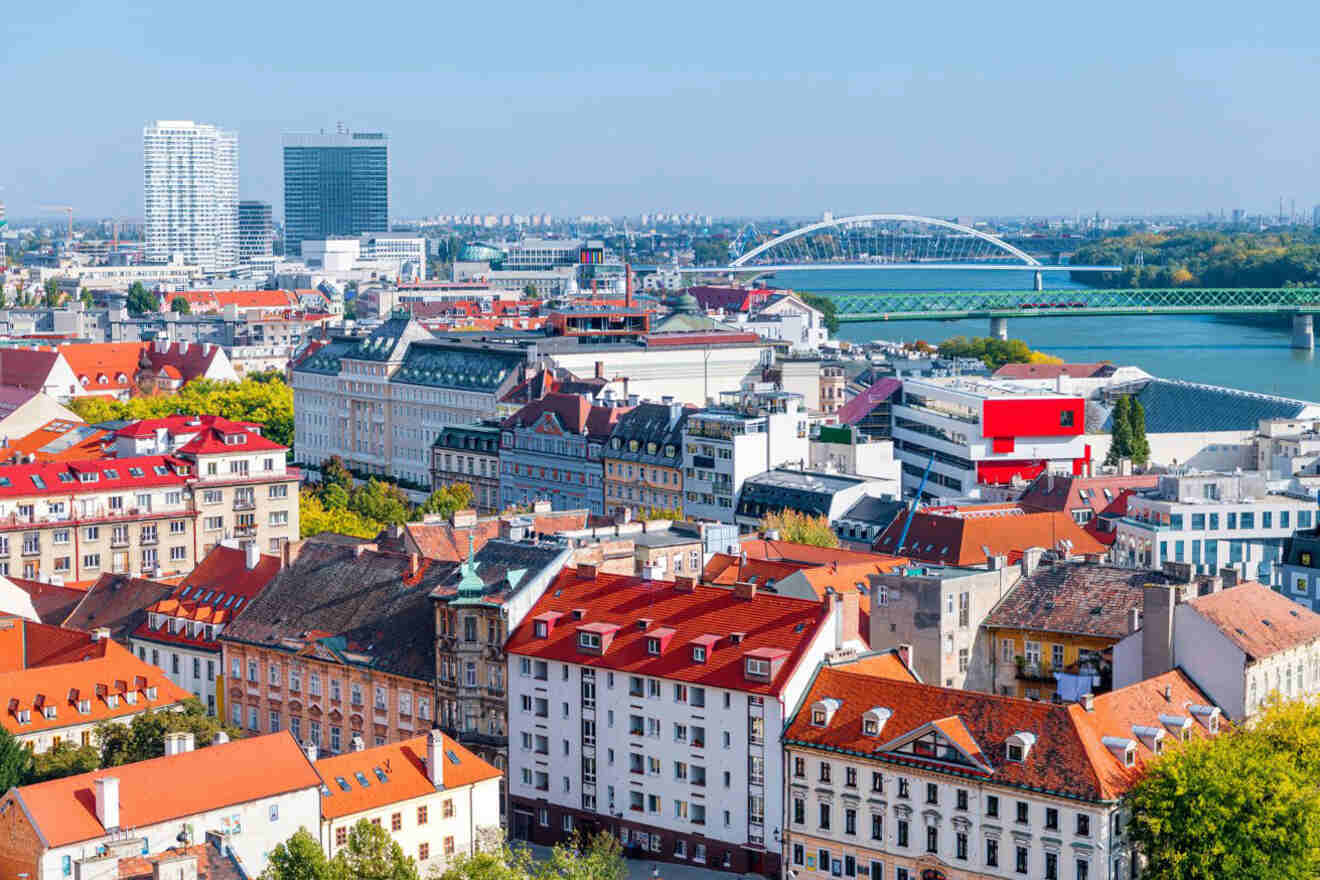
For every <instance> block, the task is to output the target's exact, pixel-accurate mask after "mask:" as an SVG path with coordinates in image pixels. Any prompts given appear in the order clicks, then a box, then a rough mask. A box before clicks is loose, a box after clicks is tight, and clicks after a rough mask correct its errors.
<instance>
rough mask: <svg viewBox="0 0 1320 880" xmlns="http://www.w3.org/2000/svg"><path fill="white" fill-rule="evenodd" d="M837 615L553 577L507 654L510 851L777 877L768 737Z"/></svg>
mask: <svg viewBox="0 0 1320 880" xmlns="http://www.w3.org/2000/svg"><path fill="white" fill-rule="evenodd" d="M584 569H586V571H584ZM602 580H604V581H607V583H604V584H602V583H601V581H602ZM602 587H604V589H602ZM648 603H653V604H648ZM848 616H849V612H848V610H847V609H846V608H845V607H844V605H843V602H842V601H838V602H834V603H828V604H822V603H818V602H811V601H806V600H797V599H789V598H785V597H781V596H773V595H767V594H762V595H759V596H758V595H757V594H756V591H755V588H754V587H748V586H746V585H744V586H742V587H740V589H739V590H737V591H730V590H724V589H719V588H709V587H697V586H694V584H693V582H692V580H691V579H689V578H679V579H678V580H676V581H675V582H673V583H669V582H648V581H645V580H642V579H639V578H627V577H622V576H611V575H599V577H598V578H597V576H595V574H594V568H593V567H590V566H579V567H578V569H577V571H568V570H566V571H565V572H564V573H563V574H561V576H560V578H559V580H558V581H557V582H556V583H555V584H554V585H553V586H552V587H551V588H550V589H549V590H547V591H546V593H545V594H544V595H543V596H542V598H541V600H540V601H539V602H538V603H537V605H536V606H535V607H534V608H533V609H532V610H531V612H530V613H529V615H528V617H527V618H526V619H525V620H524V621H523V623H522V625H521V626H520V627H519V628H518V630H517V631H516V633H515V634H514V636H513V637H512V638H511V640H510V642H509V647H508V655H509V675H508V681H509V740H510V750H509V751H510V758H509V794H510V810H511V813H510V823H509V828H510V832H511V834H512V836H513V837H514V838H516V839H520V840H529V841H533V842H536V843H541V844H551V843H556V842H559V841H562V840H567V839H569V838H570V837H571V836H572V834H573V832H574V831H575V830H578V829H582V830H584V831H594V830H604V831H607V832H609V833H611V834H615V835H617V836H618V838H619V840H620V842H621V843H622V844H623V845H624V846H625V848H627V850H628V851H629V852H631V853H634V854H636V855H637V856H638V857H645V858H648V859H651V860H664V861H674V862H683V863H688V864H692V865H697V866H706V867H709V868H713V869H722V870H732V871H738V872H754V873H764V874H767V875H768V876H777V875H778V873H779V868H780V864H779V863H780V857H779V853H780V844H779V842H778V841H779V836H780V834H781V829H782V828H783V815H782V803H783V802H782V797H781V792H782V785H783V778H782V774H783V766H782V761H781V753H780V748H779V744H778V732H779V731H780V730H781V729H782V728H783V724H784V721H785V712H786V711H787V709H788V707H791V706H793V705H795V703H796V701H797V699H798V698H799V697H800V695H801V694H802V693H803V691H804V689H805V688H806V687H807V684H808V682H809V680H810V678H811V675H812V673H813V672H814V670H815V668H816V665H817V664H818V663H819V662H820V661H821V659H822V658H823V657H824V656H825V655H826V654H827V653H828V652H830V651H832V650H834V649H835V648H836V646H837V645H838V642H839V640H840V637H841V633H842V631H843V630H844V628H846V626H847V624H846V623H844V621H845V619H847V618H848ZM853 618H854V619H855V613H854V614H853ZM753 620H756V621H764V623H763V624H752V623H751V621H753Z"/></svg>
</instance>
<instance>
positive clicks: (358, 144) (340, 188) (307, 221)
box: [284, 130, 390, 256]
mask: <svg viewBox="0 0 1320 880" xmlns="http://www.w3.org/2000/svg"><path fill="white" fill-rule="evenodd" d="M388 151H389V138H388V137H387V136H386V135H385V134H383V133H381V132H366V131H355V132H349V131H343V130H341V131H338V132H336V133H334V134H286V135H285V136H284V253H285V254H288V255H290V256H299V255H301V254H302V243H303V241H304V239H309V238H310V239H319V238H329V237H331V236H337V235H361V234H363V233H364V232H389V214H390V205H389V170H390V163H389V155H388Z"/></svg>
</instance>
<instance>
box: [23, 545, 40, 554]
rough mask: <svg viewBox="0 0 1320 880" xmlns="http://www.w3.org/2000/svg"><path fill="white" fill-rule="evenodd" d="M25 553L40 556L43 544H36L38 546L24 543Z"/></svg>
mask: <svg viewBox="0 0 1320 880" xmlns="http://www.w3.org/2000/svg"><path fill="white" fill-rule="evenodd" d="M23 555H24V556H40V555H41V545H40V544H38V545H36V546H33V545H31V544H24V545H23Z"/></svg>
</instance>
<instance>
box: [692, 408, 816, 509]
mask: <svg viewBox="0 0 1320 880" xmlns="http://www.w3.org/2000/svg"><path fill="white" fill-rule="evenodd" d="M810 446H811V441H810V438H809V436H808V432H807V413H806V411H805V410H804V409H803V408H802V398H801V396H800V395H797V394H792V393H790V392H786V391H750V392H731V393H728V394H722V395H720V403H719V405H718V406H714V407H708V408H707V409H703V410H700V411H699V412H695V413H693V414H692V415H691V416H689V417H688V420H687V424H685V425H684V427H683V490H684V491H683V512H684V515H685V516H686V517H687V518H688V519H709V520H715V521H717V522H726V523H731V522H733V521H734V510H735V508H736V507H737V504H738V493H739V492H741V491H742V487H743V481H744V480H746V479H747V478H748V477H751V476H755V475H756V474H760V473H764V472H765V471H768V470H773V469H774V468H777V467H779V466H780V465H782V464H785V463H786V462H793V463H794V464H798V465H799V466H800V465H801V464H802V463H804V462H806V461H808V460H810V457H811V451H810Z"/></svg>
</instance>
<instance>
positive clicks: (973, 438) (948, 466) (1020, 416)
mask: <svg viewBox="0 0 1320 880" xmlns="http://www.w3.org/2000/svg"><path fill="white" fill-rule="evenodd" d="M893 414H894V453H895V455H897V456H898V458H899V459H900V460H901V461H902V462H903V488H904V490H905V491H915V490H916V488H917V486H918V485H919V484H920V482H921V477H922V474H923V472H924V471H925V469H926V465H927V464H928V463H929V464H930V475H929V477H928V478H927V480H926V485H925V487H924V489H923V490H922V494H923V495H927V496H930V497H934V498H954V497H961V496H965V495H967V494H969V493H970V492H971V491H972V490H973V489H974V488H976V487H977V486H978V485H989V486H1000V485H1006V484H1009V483H1012V482H1013V481H1014V479H1020V480H1022V481H1024V482H1030V481H1031V480H1033V479H1035V478H1036V477H1037V476H1039V475H1040V474H1042V473H1046V472H1051V473H1056V474H1067V475H1069V476H1086V475H1089V473H1090V466H1091V447H1090V445H1089V444H1087V443H1086V440H1085V437H1084V436H1083V434H1084V431H1085V428H1086V401H1085V399H1084V398H1082V397H1081V396H1080V395H1075V394H1059V393H1054V392H1049V391H1034V390H1030V391H1023V390H1022V389H1019V388H1015V387H1013V386H1011V385H1009V384H1006V383H1001V382H995V381H993V380H988V379H971V378H948V379H939V378H936V379H909V380H904V382H903V390H902V394H901V398H900V399H899V400H898V401H895V403H894V406H893ZM932 454H933V455H934V460H933V461H932V459H931V456H932Z"/></svg>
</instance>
